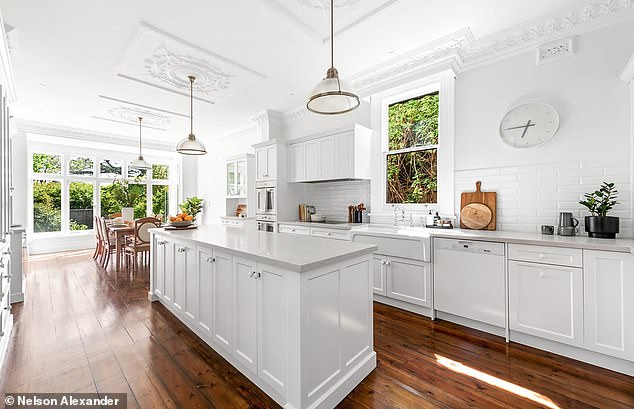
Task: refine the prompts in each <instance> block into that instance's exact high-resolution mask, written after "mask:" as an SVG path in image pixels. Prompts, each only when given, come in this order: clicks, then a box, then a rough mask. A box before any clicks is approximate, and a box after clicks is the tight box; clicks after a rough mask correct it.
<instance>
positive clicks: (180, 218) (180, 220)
mask: <svg viewBox="0 0 634 409" xmlns="http://www.w3.org/2000/svg"><path fill="white" fill-rule="evenodd" d="M174 221H175V222H182V221H183V218H182V217H177V218H176V220H174Z"/></svg>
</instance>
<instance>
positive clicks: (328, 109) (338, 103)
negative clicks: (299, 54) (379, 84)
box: [306, 0, 360, 115]
mask: <svg viewBox="0 0 634 409" xmlns="http://www.w3.org/2000/svg"><path fill="white" fill-rule="evenodd" d="M334 25H335V2H334V0H330V68H328V71H327V72H326V78H324V79H323V80H321V82H320V83H319V84H317V86H316V87H315V89H314V90H313V92H312V93H311V94H310V95H311V96H310V97H309V98H308V102H307V103H306V108H307V109H308V110H309V111H311V112H314V113H316V114H323V115H337V114H345V113H346V112H350V111H353V110H355V109H357V107H358V106H359V104H360V101H359V97H358V96H357V94H356V93H355V92H354V90H353V89H352V87H351V86H350V85H349V84H348V83H347V82H345V81H341V79H339V73H338V72H337V69H336V68H335V51H334V50H335V45H334V44H335V43H334V36H335V33H334Z"/></svg>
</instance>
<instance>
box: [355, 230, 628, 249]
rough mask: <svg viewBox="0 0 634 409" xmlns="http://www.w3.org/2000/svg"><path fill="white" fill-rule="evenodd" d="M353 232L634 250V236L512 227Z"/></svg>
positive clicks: (357, 231) (358, 231) (356, 231)
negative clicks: (593, 235)
mask: <svg viewBox="0 0 634 409" xmlns="http://www.w3.org/2000/svg"><path fill="white" fill-rule="evenodd" d="M352 233H353V235H354V234H358V233H371V234H379V235H385V236H393V237H397V236H411V237H426V236H427V237H446V238H454V239H465V240H488V241H498V242H505V243H516V244H534V245H542V246H555V247H569V248H578V249H588V250H605V251H617V252H622V253H634V239H631V238H616V239H594V238H590V237H588V236H586V235H585V234H583V235H578V236H558V235H552V236H550V235H545V234H540V233H522V232H509V231H499V230H495V231H486V230H463V229H447V230H442V229H427V228H423V227H404V226H398V227H396V226H390V225H379V224H369V225H364V227H362V228H355V229H353V232H352Z"/></svg>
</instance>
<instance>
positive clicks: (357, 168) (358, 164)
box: [288, 125, 372, 182]
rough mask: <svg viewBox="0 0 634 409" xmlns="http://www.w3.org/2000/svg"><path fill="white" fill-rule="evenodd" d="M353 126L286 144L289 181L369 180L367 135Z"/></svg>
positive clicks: (368, 138)
mask: <svg viewBox="0 0 634 409" xmlns="http://www.w3.org/2000/svg"><path fill="white" fill-rule="evenodd" d="M371 134H372V131H371V130H369V129H367V128H364V127H362V126H359V125H356V126H355V127H352V128H347V129H343V130H339V131H335V132H330V133H329V134H326V135H324V134H321V135H313V136H311V137H308V138H301V140H298V141H297V142H294V143H291V144H289V148H288V155H289V161H288V163H289V165H288V166H289V169H288V172H289V182H316V181H324V180H341V179H370V173H371V172H370V156H371V155H370V135H371Z"/></svg>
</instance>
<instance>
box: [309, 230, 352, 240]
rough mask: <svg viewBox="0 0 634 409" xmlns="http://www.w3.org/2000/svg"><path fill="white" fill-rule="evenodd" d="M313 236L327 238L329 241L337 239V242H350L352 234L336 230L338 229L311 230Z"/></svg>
mask: <svg viewBox="0 0 634 409" xmlns="http://www.w3.org/2000/svg"><path fill="white" fill-rule="evenodd" d="M310 234H311V236H315V237H325V238H327V239H336V240H349V239H350V234H349V232H348V231H346V230H336V229H316V228H313V229H311V232H310Z"/></svg>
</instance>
